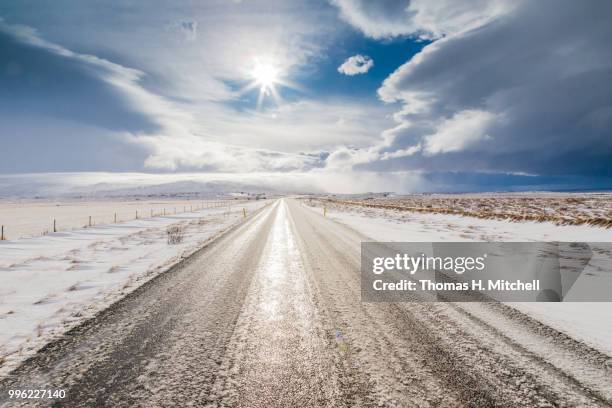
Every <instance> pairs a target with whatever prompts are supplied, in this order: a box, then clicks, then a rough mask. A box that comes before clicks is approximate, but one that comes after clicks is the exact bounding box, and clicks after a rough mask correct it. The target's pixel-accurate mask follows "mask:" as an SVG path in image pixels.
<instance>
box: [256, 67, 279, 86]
mask: <svg viewBox="0 0 612 408" xmlns="http://www.w3.org/2000/svg"><path fill="white" fill-rule="evenodd" d="M251 75H252V76H253V78H254V79H255V81H256V82H257V84H258V85H259V86H260V90H262V91H268V90H271V88H272V87H273V86H274V84H275V83H277V82H278V70H277V69H276V68H275V67H274V66H272V65H270V64H261V63H258V64H257V65H255V67H254V68H253V71H252V72H251Z"/></svg>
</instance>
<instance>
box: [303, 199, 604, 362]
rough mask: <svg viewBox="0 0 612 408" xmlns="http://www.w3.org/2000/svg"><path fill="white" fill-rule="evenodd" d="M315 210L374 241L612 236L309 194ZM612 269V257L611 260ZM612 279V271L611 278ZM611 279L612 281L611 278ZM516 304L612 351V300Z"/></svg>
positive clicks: (583, 228) (593, 238)
mask: <svg viewBox="0 0 612 408" xmlns="http://www.w3.org/2000/svg"><path fill="white" fill-rule="evenodd" d="M304 202H305V203H306V204H308V205H309V206H310V207H311V209H312V210H313V211H319V212H322V211H323V207H325V208H326V212H327V216H328V217H330V218H332V219H334V220H336V221H338V222H340V223H343V224H345V225H347V226H349V227H351V228H353V229H354V230H356V231H359V232H360V233H361V234H363V235H364V236H366V237H368V238H371V239H372V240H375V241H398V242H435V241H503V242H528V241H564V242H572V241H581V242H612V229H607V228H600V227H593V226H589V225H556V224H554V223H552V222H511V221H503V220H495V219H482V218H475V217H465V216H459V215H449V214H427V213H417V212H409V211H400V210H393V209H380V208H368V207H361V206H356V205H345V204H340V203H334V202H330V201H319V200H305V201H304ZM606 264H607V265H606V266H607V267H606V273H612V259H609V260H608V261H607V262H606ZM611 281H612V276H610V277H609V279H608V282H611ZM611 283H612V282H611ZM512 306H513V307H515V308H516V309H518V310H520V311H522V312H523V313H526V314H528V315H530V316H531V317H533V318H535V319H537V320H539V321H541V322H543V323H545V324H547V325H549V326H551V327H553V328H555V329H557V330H559V331H561V332H564V333H566V334H568V335H570V336H571V337H573V338H575V339H577V340H580V341H583V342H584V343H586V344H588V345H590V346H592V347H594V348H596V349H598V350H600V351H602V352H604V353H606V354H608V355H610V356H612V323H611V321H612V320H611V316H612V303H603V302H598V303H588V302H583V303H578V302H567V303H512Z"/></svg>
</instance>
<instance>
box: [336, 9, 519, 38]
mask: <svg viewBox="0 0 612 408" xmlns="http://www.w3.org/2000/svg"><path fill="white" fill-rule="evenodd" d="M330 1H331V3H332V4H333V5H335V6H336V7H338V8H339V10H340V15H341V17H342V18H343V19H344V20H345V21H346V22H347V23H349V24H351V25H352V26H354V27H355V28H357V29H358V30H360V31H362V32H363V33H364V34H365V35H366V36H368V37H371V38H375V39H386V38H393V37H399V36H407V35H413V36H417V37H421V38H425V39H433V38H440V37H442V36H444V35H453V34H458V33H460V32H465V31H468V30H471V29H474V28H476V27H480V26H482V25H484V24H486V23H488V22H490V21H493V20H494V19H495V18H497V17H499V16H501V15H504V14H507V13H509V12H510V11H511V10H512V9H513V8H514V7H516V6H517V5H518V4H519V3H520V1H505V0H466V1H455V0H378V1H370V0H330Z"/></svg>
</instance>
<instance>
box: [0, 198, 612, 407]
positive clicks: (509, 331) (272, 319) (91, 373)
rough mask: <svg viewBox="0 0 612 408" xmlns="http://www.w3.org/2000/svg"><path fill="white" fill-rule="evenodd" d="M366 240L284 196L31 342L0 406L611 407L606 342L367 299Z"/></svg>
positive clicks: (497, 312)
mask: <svg viewBox="0 0 612 408" xmlns="http://www.w3.org/2000/svg"><path fill="white" fill-rule="evenodd" d="M363 239H364V237H362V236H360V235H359V234H357V233H356V232H354V231H353V230H351V229H349V228H348V227H345V226H342V225H340V224H338V223H335V222H334V221H331V220H329V219H328V218H324V217H323V216H322V215H320V214H317V213H315V212H313V211H312V210H310V209H307V208H306V207H303V206H302V205H301V204H300V203H299V202H296V201H293V200H289V199H286V200H279V201H277V202H276V203H274V204H273V205H271V206H268V207H266V208H264V209H262V210H261V211H260V212H259V213H257V214H256V215H255V216H253V217H252V218H251V219H250V220H249V221H247V222H245V223H244V224H242V225H240V226H239V227H237V228H236V229H234V230H232V231H231V232H229V233H227V234H226V235H224V236H222V237H221V238H219V239H218V240H217V241H215V242H214V243H213V244H212V245H210V246H208V247H207V248H205V249H204V250H202V251H200V252H198V253H197V254H196V255H195V256H193V257H192V258H191V259H190V260H189V261H188V262H186V263H184V264H182V265H181V266H180V267H177V268H174V269H172V270H170V271H169V272H167V273H164V274H162V275H159V276H158V277H157V278H155V279H153V280H151V281H149V282H148V283H146V284H145V285H144V286H142V287H141V288H140V289H138V290H136V291H135V292H133V293H132V294H131V295H129V296H128V297H126V298H125V299H124V300H122V301H120V302H119V303H116V304H115V305H114V306H112V307H111V308H110V309H108V310H107V311H106V312H104V313H102V314H101V315H100V316H98V318H96V319H94V320H91V321H89V322H88V323H87V324H85V325H83V326H80V327H78V328H77V329H75V330H73V331H71V332H69V333H68V335H67V336H65V337H64V338H63V339H61V340H59V341H58V342H56V343H53V344H52V345H51V346H49V347H47V348H46V349H44V350H42V351H41V352H39V353H38V354H37V355H36V356H35V357H34V358H33V359H30V360H29V361H27V362H26V363H25V364H24V365H22V366H21V367H20V368H18V369H17V370H16V371H15V372H13V374H12V375H11V376H10V377H8V378H7V379H5V380H4V381H3V382H2V383H0V389H1V390H2V396H1V397H0V404H2V403H3V402H7V400H6V399H2V398H6V396H7V394H6V390H7V389H16V388H20V389H24V388H26V389H29V388H45V389H64V390H66V394H67V398H66V399H65V400H63V401H61V403H60V404H61V405H63V406H71V407H81V406H83V407H91V406H99V407H104V406H108V407H128V406H130V407H131V406H143V407H161V406H190V405H193V406H211V407H225V406H227V407H326V406H327V407H355V406H393V407H395V406H397V407H402V406H407V407H412V406H419V407H421V406H422V407H427V406H432V407H433V406H445V407H448V406H451V407H452V406H456V407H465V406H474V407H490V406H500V407H508V406H529V407H532V406H541V407H546V406H611V405H612V374H611V373H610V371H609V368H607V365H608V363H609V360H608V357H607V356H606V355H604V354H602V353H600V352H598V351H596V350H594V349H591V348H589V347H587V346H585V345H583V344H582V343H579V342H577V341H575V340H572V339H571V338H569V337H567V336H565V335H563V334H561V333H558V332H556V331H554V330H552V329H550V328H548V327H545V326H542V325H541V324H540V323H537V322H535V321H534V320H531V319H529V318H527V317H525V316H524V315H522V314H520V313H518V312H516V311H514V310H513V309H510V308H508V307H505V306H503V305H495V304H469V305H467V304H466V306H464V305H462V304H451V303H401V304H398V303H362V302H361V299H360V274H359V259H360V254H359V249H360V241H361V240H363ZM467 306H469V308H468V307H467ZM22 403H23V405H24V406H32V405H34V404H36V403H38V404H40V405H45V404H48V405H51V404H53V402H52V401H40V400H36V401H34V400H27V401H23V402H22ZM9 404H10V405H9ZM19 404H20V403H18V402H15V401H14V400H13V401H11V402H9V403H8V404H7V406H19Z"/></svg>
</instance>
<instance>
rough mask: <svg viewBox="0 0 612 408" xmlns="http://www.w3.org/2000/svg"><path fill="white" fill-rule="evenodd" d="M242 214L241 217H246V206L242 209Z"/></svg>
mask: <svg viewBox="0 0 612 408" xmlns="http://www.w3.org/2000/svg"><path fill="white" fill-rule="evenodd" d="M242 216H243V218H246V216H247V213H246V208H243V209H242Z"/></svg>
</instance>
